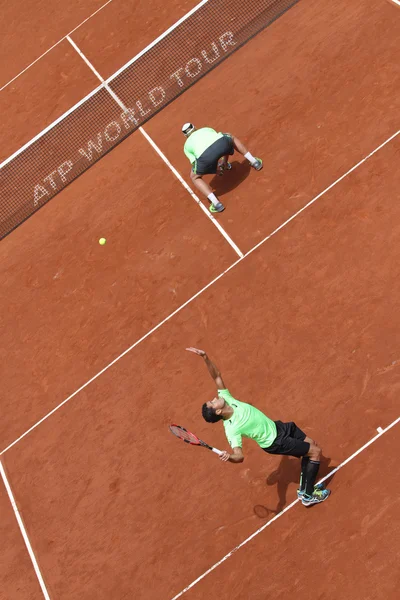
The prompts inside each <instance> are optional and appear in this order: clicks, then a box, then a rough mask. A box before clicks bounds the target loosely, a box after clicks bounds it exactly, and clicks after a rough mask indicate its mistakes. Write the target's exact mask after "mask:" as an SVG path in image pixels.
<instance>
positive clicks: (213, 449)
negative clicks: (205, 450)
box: [211, 448, 223, 456]
mask: <svg viewBox="0 0 400 600" xmlns="http://www.w3.org/2000/svg"><path fill="white" fill-rule="evenodd" d="M211 450H212V451H213V452H215V454H218V455H219V456H221V454H223V452H221V450H218V449H217V448H211Z"/></svg>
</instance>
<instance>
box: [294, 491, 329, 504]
mask: <svg viewBox="0 0 400 600" xmlns="http://www.w3.org/2000/svg"><path fill="white" fill-rule="evenodd" d="M330 493H331V491H330V490H327V489H325V488H324V489H323V490H316V489H315V488H314V493H313V495H312V496H306V494H304V495H303V497H302V499H301V503H302V504H303V505H304V506H312V505H313V504H320V502H324V501H325V500H327V499H328V498H329V495H330Z"/></svg>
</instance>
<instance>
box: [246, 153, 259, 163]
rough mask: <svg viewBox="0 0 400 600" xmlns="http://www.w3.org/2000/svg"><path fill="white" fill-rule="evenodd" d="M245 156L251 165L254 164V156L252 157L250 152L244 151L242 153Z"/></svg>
mask: <svg viewBox="0 0 400 600" xmlns="http://www.w3.org/2000/svg"><path fill="white" fill-rule="evenodd" d="M244 157H245V158H247V160H248V161H249V163H251V164H252V165H254V163H255V162H256V160H257V159H256V158H254V156H253V155H252V154H251V152H246V154H245V155H244Z"/></svg>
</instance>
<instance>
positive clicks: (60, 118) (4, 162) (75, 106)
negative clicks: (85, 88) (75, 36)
mask: <svg viewBox="0 0 400 600" xmlns="http://www.w3.org/2000/svg"><path fill="white" fill-rule="evenodd" d="M111 1H112V0H109V2H111ZM109 2H107V3H106V4H104V5H103V6H102V7H101V8H99V9H98V10H97V11H96V12H99V10H101V9H102V8H104V6H106V5H107V4H109ZM206 2H209V0H202V1H201V2H200V3H199V4H197V5H196V6H195V7H194V8H192V10H190V11H189V12H188V13H187V14H186V15H184V16H183V17H182V18H181V19H179V21H177V22H176V23H174V24H173V25H171V27H170V28H169V29H167V30H166V31H164V33H162V34H161V35H160V36H159V37H158V38H157V39H156V40H154V41H153V42H151V44H149V45H148V46H146V48H144V50H142V51H141V52H139V54H137V55H136V56H134V57H133V58H132V59H131V60H130V61H128V62H127V63H126V64H125V65H124V66H123V67H121V68H120V69H119V70H118V71H117V72H116V73H114V74H113V75H111V76H110V77H109V78H108V79H107V81H106V82H104V83H103V85H101V86H99V87H97V88H96V89H95V90H93V91H92V92H90V94H88V95H87V96H85V97H84V98H82V100H79V102H77V103H76V104H75V105H74V106H72V107H71V108H70V109H68V110H67V111H66V112H65V113H64V114H62V115H61V116H60V117H58V119H56V120H55V121H53V123H50V125H48V126H47V127H46V128H45V129H44V130H43V131H41V132H40V133H38V134H37V135H36V136H35V137H34V138H32V139H31V140H29V142H27V143H26V144H25V145H24V146H22V148H20V149H19V150H16V152H14V153H13V154H12V155H11V156H9V157H8V158H6V159H5V160H4V161H3V162H2V163H0V169H1V168H2V167H4V166H5V165H7V164H8V163H9V162H10V161H12V160H13V158H15V157H16V156H18V155H19V154H21V152H23V151H24V150H26V149H27V148H29V146H31V145H32V144H33V143H34V142H36V141H37V140H38V139H40V138H41V137H42V136H43V135H44V134H45V133H47V132H48V131H50V129H53V127H55V126H56V125H57V124H58V123H60V121H63V120H64V119H65V118H66V117H67V116H68V115H69V114H71V112H73V111H74V110H76V109H77V108H79V106H81V105H82V104H83V103H84V102H86V100H88V99H89V98H90V97H91V96H93V95H94V94H95V93H96V92H98V91H99V90H100V89H101V88H102V87H105V84H107V86H108V83H109V82H110V81H111V80H112V79H114V77H116V76H117V75H118V74H119V73H121V72H122V71H123V70H124V69H126V68H127V67H129V66H130V65H131V64H132V63H134V62H135V61H136V60H138V58H140V57H141V56H142V55H143V54H145V53H146V52H147V51H148V50H150V49H151V48H152V47H153V46H154V45H155V44H156V43H158V42H159V41H160V40H162V39H163V38H164V37H165V36H166V35H168V33H171V31H173V30H174V29H175V28H176V27H178V25H180V24H181V23H183V21H185V20H186V19H187V18H188V17H190V16H191V15H192V14H193V13H194V12H196V10H198V9H199V8H201V7H202V6H203V4H206ZM95 14H96V13H93V15H95ZM93 15H91V16H93ZM90 18H91V17H88V19H90ZM88 19H86V20H85V21H83V22H82V23H81V24H80V25H78V26H77V27H75V29H73V30H72V31H70V32H69V33H68V34H67V35H66V36H65V37H63V38H62V39H61V40H59V41H58V42H57V44H59V43H60V42H62V41H63V40H65V39H67V37H69V36H70V35H71V34H72V33H73V32H74V31H76V30H77V29H78V28H79V27H80V26H81V25H83V23H85V22H86V21H87V20H88ZM69 41H70V42H71V40H69ZM57 44H55V45H54V46H57ZM54 46H52V47H51V48H49V50H47V52H49V51H50V50H52V48H54ZM47 52H45V54H47ZM79 52H80V51H79ZM42 56H44V54H42ZM39 58H41V57H39ZM39 58H38V59H37V60H39ZM35 62H36V61H35ZM32 64H34V63H32ZM30 66H32V65H30ZM27 68H29V67H27ZM25 71H26V69H25ZM21 73H23V71H22V72H21ZM21 73H20V74H19V75H21ZM19 75H16V77H14V79H16V78H17V77H19ZM14 79H12V80H11V81H14ZM11 81H9V82H8V84H9V83H11ZM102 81H104V80H103V79H102ZM8 84H6V85H8ZM4 87H5V86H4ZM2 89H3V88H0V91H1V90H2ZM107 89H108V90H110V88H108V87H107Z"/></svg>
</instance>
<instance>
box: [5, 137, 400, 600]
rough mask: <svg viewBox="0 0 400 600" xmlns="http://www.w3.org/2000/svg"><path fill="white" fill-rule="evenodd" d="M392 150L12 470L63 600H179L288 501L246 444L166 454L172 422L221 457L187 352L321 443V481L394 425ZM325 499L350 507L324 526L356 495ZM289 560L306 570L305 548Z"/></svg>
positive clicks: (99, 390) (292, 484)
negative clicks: (202, 356) (234, 451)
mask: <svg viewBox="0 0 400 600" xmlns="http://www.w3.org/2000/svg"><path fill="white" fill-rule="evenodd" d="M393 150H394V152H393ZM398 151H399V144H397V145H395V146H394V147H392V148H391V150H390V149H389V148H387V149H386V150H383V151H382V153H381V154H378V155H377V156H376V157H374V158H373V159H371V162H370V163H368V164H367V165H365V166H364V167H363V168H360V170H359V171H357V172H356V173H355V174H354V175H353V176H351V177H349V178H348V179H347V180H346V181H345V182H343V183H342V184H341V185H340V187H338V188H337V189H336V190H335V192H332V193H331V194H330V196H329V199H328V198H327V199H326V202H325V203H324V202H321V203H319V204H317V205H315V206H314V208H313V209H312V210H310V211H309V212H307V213H304V215H303V216H302V217H301V218H299V219H298V220H296V221H294V222H293V223H292V225H291V226H290V227H289V228H288V229H287V230H285V231H284V232H282V233H281V236H279V235H277V236H275V237H273V238H272V239H271V240H270V242H269V243H268V244H266V245H264V246H263V247H262V248H260V249H258V250H257V251H255V253H254V254H253V255H252V257H251V258H250V257H249V258H246V259H245V261H243V263H241V264H240V265H238V266H237V267H235V268H234V269H232V270H231V271H230V272H229V273H228V274H227V275H226V276H224V278H222V279H221V280H220V281H219V282H218V283H216V284H215V285H213V286H212V287H211V288H210V289H209V290H207V291H206V292H205V293H204V294H202V295H201V296H200V297H199V298H197V299H196V300H195V301H193V302H192V303H191V304H190V305H189V306H188V307H186V308H185V309H184V310H183V311H181V312H180V313H179V314H178V315H177V316H176V317H174V318H173V319H172V320H171V321H170V322H169V323H168V324H166V325H165V326H163V327H162V328H161V329H160V330H159V331H157V332H156V333H155V334H154V335H152V336H150V337H149V338H148V339H147V340H145V341H144V342H143V343H142V344H141V345H140V346H139V347H137V348H136V349H134V350H133V351H132V352H131V353H129V354H128V355H127V356H125V357H124V358H123V359H122V360H121V361H119V362H118V363H117V364H116V365H114V366H113V367H112V368H111V369H110V370H109V371H107V373H105V374H104V375H102V376H101V377H100V378H99V379H98V380H96V382H94V383H93V384H91V385H90V386H89V387H88V388H87V389H86V390H85V391H84V392H83V393H81V394H80V395H79V396H78V397H76V398H74V399H73V400H72V401H71V402H70V403H68V404H67V405H66V406H65V407H64V408H62V409H61V410H60V411H58V412H57V413H56V414H55V415H53V417H52V418H51V419H49V420H48V421H46V422H45V423H43V424H42V425H41V426H40V427H39V428H38V429H36V430H34V431H33V432H32V433H31V434H29V435H28V436H27V437H26V438H24V439H23V440H22V441H21V442H20V443H19V444H18V445H16V446H15V447H13V448H12V449H11V450H9V451H8V452H7V453H6V454H5V455H4V462H5V464H6V465H7V468H8V471H9V473H10V482H11V485H12V487H13V489H14V490H15V494H16V496H17V498H18V501H19V503H20V506H21V511H22V514H23V515H24V518H25V521H26V523H27V526H28V531H29V534H30V536H31V539H32V541H33V543H34V546H35V548H36V549H37V552H38V555H39V556H40V559H41V564H42V565H43V569H44V571H45V575H46V582H47V584H48V585H49V587H50V590H51V592H52V594H53V595H54V596H55V597H57V598H71V599H75V598H82V596H83V597H85V598H92V597H96V598H109V597H110V595H111V594H112V593H114V594H116V595H117V597H118V598H124V597H129V595H130V594H131V595H132V594H133V595H134V597H135V598H138V599H141V598H144V599H147V598H168V597H172V596H173V595H174V593H176V592H177V591H179V590H180V589H182V588H184V587H185V586H186V585H187V584H188V583H190V581H192V580H193V579H195V578H196V577H197V576H198V575H199V574H201V573H202V572H203V571H204V570H206V569H207V568H208V567H209V566H210V565H212V564H213V563H214V562H215V561H217V560H219V559H220V558H221V557H222V556H223V555H224V554H225V553H226V552H228V551H230V550H231V549H232V548H233V547H235V546H236V545H237V544H238V543H240V542H241V541H242V540H243V539H244V538H245V537H246V536H247V535H249V534H251V533H252V532H253V531H254V530H255V529H257V528H258V526H259V525H260V519H259V518H258V517H257V516H256V514H255V513H257V514H260V510H261V514H263V511H264V510H265V509H268V510H270V511H272V512H271V513H270V514H274V513H273V511H277V510H280V509H281V508H282V507H283V506H285V505H286V504H287V503H289V502H290V501H291V500H292V499H293V498H294V497H295V489H296V482H297V478H298V461H297V460H295V459H283V460H280V459H279V458H273V457H268V456H265V455H264V454H263V453H261V452H260V451H259V450H258V448H257V447H256V446H255V445H252V444H251V443H246V442H245V445H244V448H245V452H246V454H247V460H246V462H245V463H244V464H243V465H241V466H238V467H236V468H235V467H234V466H233V465H222V464H220V463H218V462H217V461H216V459H215V457H214V456H213V455H212V454H211V453H207V452H206V451H202V450H201V449H197V448H190V447H186V446H184V445H183V444H182V443H180V442H179V441H177V440H175V439H174V438H172V436H171V434H170V433H169V432H168V428H167V426H168V424H169V423H171V422H174V421H179V422H181V423H182V424H183V425H186V426H188V427H189V428H193V429H195V431H196V432H197V433H198V435H200V436H201V437H203V438H205V439H206V440H210V441H211V442H212V443H214V444H215V445H216V446H217V447H221V448H224V447H225V446H226V442H225V441H224V435H223V431H222V427H218V426H215V427H214V428H212V427H211V426H207V425H206V424H205V423H203V422H202V420H201V417H200V412H199V409H200V405H201V403H202V402H203V401H204V400H205V399H207V398H208V397H210V395H211V394H213V393H214V391H213V385H212V382H211V380H210V379H209V376H208V374H207V373H206V370H205V368H204V365H203V364H202V363H201V361H200V360H196V357H193V356H191V355H189V354H186V353H185V351H184V347H185V346H186V345H188V344H194V345H198V346H200V347H205V348H207V349H209V348H210V349H212V355H213V357H214V358H215V359H216V361H217V363H218V365H219V366H220V367H221V369H222V373H223V375H224V379H225V382H226V383H227V385H228V386H229V387H230V388H231V390H232V392H233V393H234V394H236V395H237V396H238V397H239V398H240V399H242V400H249V401H251V402H253V403H255V404H257V406H259V407H260V408H261V409H263V410H264V411H266V412H267V414H269V415H270V416H271V417H272V418H275V419H277V418H281V419H283V420H289V419H295V420H296V421H297V422H298V423H299V424H300V425H301V426H302V427H304V428H305V429H306V431H307V432H308V433H309V434H310V435H312V436H313V437H314V438H315V439H317V440H318V441H319V443H321V445H322V446H323V448H324V456H325V459H324V461H323V469H322V473H326V472H327V469H330V468H332V467H333V466H336V465H337V464H339V463H340V462H342V461H343V460H344V459H346V458H347V457H348V456H350V455H351V454H352V453H353V452H354V451H356V450H357V449H358V448H359V447H360V446H361V445H363V444H364V443H365V442H367V441H368V440H369V439H370V438H371V437H373V436H374V435H375V434H376V428H377V427H378V426H382V427H385V426H386V425H388V424H389V423H390V422H392V421H393V420H394V419H395V418H396V417H397V416H398V401H397V395H398V390H399V386H400V379H399V377H400V371H399V369H398V360H399V356H398V353H397V348H396V347H395V345H394V344H392V343H390V342H389V343H388V340H389V341H390V340H394V339H396V338H397V336H398V335H399V332H400V317H399V316H398V314H397V313H398V311H397V310H396V307H397V298H398V293H399V290H398V284H397V282H396V280H397V279H396V276H395V273H394V272H393V264H397V261H398V260H399V259H400V256H398V254H399V252H400V250H399V245H398V244H397V245H396V243H395V241H396V240H397V239H398V236H399V229H400V226H398V225H397V226H394V224H396V223H399V222H400V219H399V216H400V215H399V210H400V209H399V206H398V203H396V202H388V201H387V199H388V198H390V197H391V194H392V191H393V189H396V188H397V187H398V185H399V183H400V181H399V175H398V173H397V172H396V171H395V170H394V169H393V164H394V163H393V158H395V157H396V152H398ZM366 189H368V190H369V195H366V194H365V193H364V192H365V190H366ZM383 207H384V208H385V209H384V210H382V208H383ZM389 247H390V249H391V251H390V252H388V248H389ZM389 292H390V293H389ZM216 306H218V307H221V310H218V311H216V310H210V307H216ZM388 316H389V317H390V318H388ZM77 364H78V363H77ZM38 401H40V398H39V397H38ZM33 449H34V452H32V450H33ZM393 451H394V452H395V450H394V448H393ZM202 452H203V454H202V455H201V453H202ZM385 466H386V465H385ZM277 471H278V473H276V472H277ZM383 472H384V473H385V474H386V475H388V473H389V471H388V472H386V471H383ZM268 476H270V477H269V479H267V477H268ZM332 490H333V492H334V494H337V495H338V496H340V498H341V499H339V500H338V502H339V506H340V509H337V510H338V513H337V512H336V509H335V508H332V512H330V513H329V515H330V516H329V527H335V523H336V521H337V520H338V519H341V520H343V519H344V517H343V503H346V498H347V497H348V496H349V494H354V495H356V496H357V495H358V493H359V489H358V487H357V485H355V486H354V487H351V488H350V490H349V488H348V484H342V483H341V477H340V476H337V477H335V478H334V480H333V483H332ZM343 498H344V499H343ZM332 505H333V506H335V504H333V503H332ZM260 507H261V508H260ZM328 508H329V505H328V504H327V505H326V507H325V506H324V507H322V510H323V511H324V512H323V515H325V514H326V510H328ZM318 509H319V507H317V508H315V511H317V510H318ZM313 514H314V513H313ZM317 518H318V517H317ZM347 518H348V515H347ZM324 521H326V519H325V518H324ZM319 522H320V521H318V523H319ZM347 523H348V524H347V528H346V525H343V528H344V529H343V536H344V538H345V537H346V536H347V534H348V532H349V531H352V525H351V521H350V520H349V521H348V522H347ZM179 532H180V533H179ZM183 532H184V536H183ZM271 535H273V534H271ZM310 535H311V534H310ZM182 536H183V537H182ZM188 539H193V540H196V545H194V546H193V547H192V551H190V549H189V546H188V545H187V540H188ZM280 539H281V538H280V537H277V538H275V544H278V545H279V543H280ZM278 540H279V542H278ZM290 549H292V550H293V552H294V554H293V555H291V552H290ZM285 552H286V553H287V555H288V560H289V559H290V558H289V557H290V556H293V558H292V560H297V557H298V549H297V547H296V545H293V544H290V546H289V547H288V546H287V545H285ZM295 557H296V558H295ZM250 568H251V567H248V569H250ZM335 568H336V567H335ZM155 569H157V572H158V573H159V577H158V578H157V580H154V572H155ZM258 572H259V568H257V570H254V571H253V572H252V573H253V577H257V574H258ZM276 573H277V575H279V572H278V571H276ZM283 573H284V571H282V572H281V576H283ZM386 576H387V577H388V578H390V573H389V572H388V573H387V574H386ZM266 579H267V578H266ZM116 582H118V588H116ZM224 585H228V583H225V584H224ZM388 585H389V583H388ZM116 589H117V590H118V591H117V592H116ZM230 593H233V590H231V592H230ZM219 597H221V598H227V597H229V593H228V594H225V595H223V596H219ZM353 597H354V598H355V599H356V600H359V599H360V600H361V598H363V596H362V595H359V596H357V595H356V594H354V595H353Z"/></svg>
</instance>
